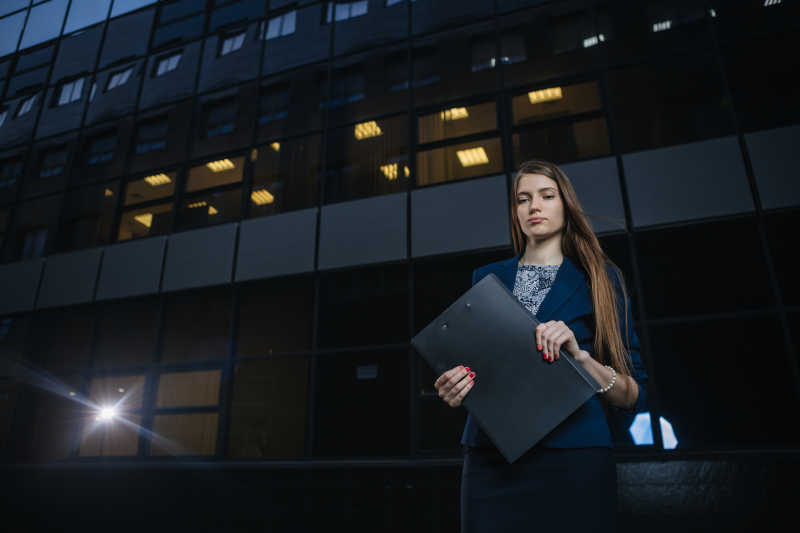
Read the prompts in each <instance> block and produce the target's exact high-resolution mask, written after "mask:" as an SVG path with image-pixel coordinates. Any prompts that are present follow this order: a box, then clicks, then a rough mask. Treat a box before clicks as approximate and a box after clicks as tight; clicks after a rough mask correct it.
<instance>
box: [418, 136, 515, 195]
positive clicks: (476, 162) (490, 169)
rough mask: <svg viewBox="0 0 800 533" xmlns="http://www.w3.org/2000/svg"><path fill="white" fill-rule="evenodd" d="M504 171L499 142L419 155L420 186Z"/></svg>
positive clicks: (462, 146) (485, 142)
mask: <svg viewBox="0 0 800 533" xmlns="http://www.w3.org/2000/svg"><path fill="white" fill-rule="evenodd" d="M502 171H503V153H502V150H501V148H500V139H499V138H492V139H485V140H481V141H473V142H468V143H462V144H455V145H452V146H445V147H442V148H436V149H433V150H426V151H420V152H417V185H418V186H424V185H430V184H432V183H438V182H441V181H453V180H459V179H464V178H471V177H473V176H481V175H484V174H494V173H498V172H502Z"/></svg>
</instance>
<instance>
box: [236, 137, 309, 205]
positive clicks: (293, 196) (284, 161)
mask: <svg viewBox="0 0 800 533" xmlns="http://www.w3.org/2000/svg"><path fill="white" fill-rule="evenodd" d="M321 139H322V136H321V135H312V136H310V137H302V138H299V139H291V140H287V141H273V142H271V143H270V144H268V145H266V146H262V147H260V148H258V149H257V150H258V152H257V157H256V160H255V161H254V162H253V191H252V193H251V195H250V202H251V205H250V216H251V217H259V216H264V215H272V214H275V213H282V212H288V211H294V210H297V209H306V208H309V207H314V206H316V205H317V204H318V202H319V171H320V168H319V158H320V150H321V147H320V142H321Z"/></svg>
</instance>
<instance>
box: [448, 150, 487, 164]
mask: <svg viewBox="0 0 800 533" xmlns="http://www.w3.org/2000/svg"><path fill="white" fill-rule="evenodd" d="M456 155H457V156H458V160H459V161H461V166H462V167H474V166H475V165H483V164H485V163H488V162H489V158H488V157H487V156H486V150H484V149H483V146H479V147H477V148H469V149H468V150H459V151H458V152H456Z"/></svg>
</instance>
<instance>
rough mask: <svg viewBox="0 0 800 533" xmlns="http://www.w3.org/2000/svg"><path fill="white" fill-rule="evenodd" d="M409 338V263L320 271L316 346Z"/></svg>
mask: <svg viewBox="0 0 800 533" xmlns="http://www.w3.org/2000/svg"><path fill="white" fill-rule="evenodd" d="M407 341H408V265H406V264H405V263H401V264H393V265H380V266H367V267H363V268H360V269H358V270H343V271H338V272H328V273H325V274H323V276H322V279H321V283H320V317H319V339H318V342H319V347H320V348H323V349H324V348H334V347H339V346H363V345H369V344H391V343H400V342H407Z"/></svg>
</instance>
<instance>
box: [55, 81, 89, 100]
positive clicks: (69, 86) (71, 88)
mask: <svg viewBox="0 0 800 533" xmlns="http://www.w3.org/2000/svg"><path fill="white" fill-rule="evenodd" d="M85 79H86V76H81V77H79V78H72V79H70V80H67V81H63V82H61V83H60V84H59V85H58V91H56V92H55V93H54V94H53V107H63V106H66V105H69V104H74V103H75V102H78V101H80V100H81V99H82V98H83V85H84V81H85ZM76 91H77V94H76ZM65 92H68V94H67V97H66V101H64V94H65Z"/></svg>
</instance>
